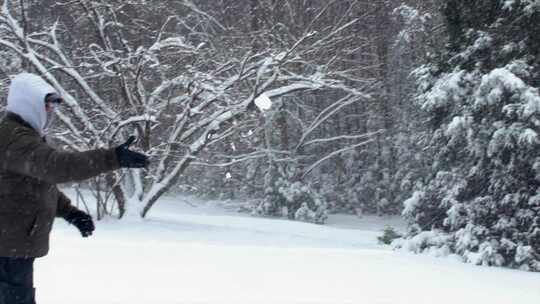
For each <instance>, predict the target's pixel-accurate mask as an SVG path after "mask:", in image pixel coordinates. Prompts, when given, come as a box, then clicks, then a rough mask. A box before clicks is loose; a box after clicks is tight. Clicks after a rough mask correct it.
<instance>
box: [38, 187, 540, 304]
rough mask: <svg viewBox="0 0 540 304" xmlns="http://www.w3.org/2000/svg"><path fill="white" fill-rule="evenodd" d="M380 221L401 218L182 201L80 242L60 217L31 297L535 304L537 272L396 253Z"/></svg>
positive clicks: (56, 302) (138, 302) (254, 303)
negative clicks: (287, 215) (308, 219)
mask: <svg viewBox="0 0 540 304" xmlns="http://www.w3.org/2000/svg"><path fill="white" fill-rule="evenodd" d="M186 202H188V203H186ZM388 223H390V224H391V225H393V226H395V227H397V228H400V227H402V226H403V224H402V223H401V222H400V221H399V220H398V219H395V218H390V219H388V218H376V217H365V218H363V219H357V218H355V217H350V216H332V217H331V218H330V220H329V224H328V225H325V226H319V225H312V224H307V223H299V222H291V221H287V220H275V219H263V218H254V217H250V216H247V215H244V214H236V213H234V212H231V211H226V210H223V209H222V208H220V207H217V206H216V204H215V203H201V202H194V201H193V200H191V199H189V198H185V197H178V198H169V199H167V200H165V201H163V202H161V203H160V204H159V205H157V206H156V207H155V209H154V210H153V211H152V212H151V213H150V214H149V217H148V219H146V220H141V219H138V218H136V217H131V218H127V219H124V220H122V221H116V220H112V219H109V220H106V221H103V222H99V223H98V226H97V231H96V233H95V235H94V236H93V237H92V238H90V239H83V238H81V237H80V236H79V234H78V232H77V231H76V230H75V228H74V227H70V226H68V225H67V224H65V223H64V222H63V221H58V222H57V224H56V226H55V228H54V231H53V237H52V244H51V248H52V249H51V252H50V253H49V255H48V256H47V257H45V258H43V259H39V260H38V261H37V262H36V278H35V280H36V286H37V288H38V290H37V297H38V303H40V304H68V303H69V304H73V303H77V304H85V303H89V304H90V303H92V304H96V303H100V304H109V303H111V304H112V303H115V304H116V303H118V304H127V303H129V304H142V303H144V304H150V303H160V304H176V303H178V304H180V303H183V304H187V303H219V304H226V303H234V304H241V303H250V304H259V303H272V304H279V303H291V304H292V303H306V304H307V303H310V304H316V303H325V304H326V303H327V304H342V303H354V304H358V303H366V304H401V303H415V304H420V303H426V304H428V303H429V304H433V303H437V304H446V303H448V304H458V303H459V304H466V303H474V304H483V303H486V304H497V303H504V304H507V303H516V304H539V303H540V274H538V273H527V272H522V271H514V270H508V269H497V268H487V267H477V266H472V265H467V264H462V263H460V262H457V261H453V260H450V259H440V258H432V257H428V256H418V255H412V254H408V253H404V252H394V251H392V250H390V249H389V248H388V247H385V246H381V245H379V244H377V241H376V237H377V236H379V235H380V234H381V230H382V229H383V228H384V226H385V225H386V224H388Z"/></svg>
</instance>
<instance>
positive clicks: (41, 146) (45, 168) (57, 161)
mask: <svg viewBox="0 0 540 304" xmlns="http://www.w3.org/2000/svg"><path fill="white" fill-rule="evenodd" d="M17 133H19V134H14V136H13V137H12V138H14V140H13V141H12V142H11V143H9V146H8V147H7V149H6V151H5V155H4V157H3V158H4V159H3V166H4V167H5V169H7V170H9V171H12V172H15V173H18V174H21V175H26V176H31V177H34V178H37V179H39V180H43V181H46V182H49V183H54V184H57V183H66V182H75V181H81V180H84V179H88V178H91V177H94V176H97V175H99V174H101V173H105V172H107V171H111V170H116V169H118V168H120V165H119V164H118V160H117V158H116V153H115V151H114V149H96V150H90V151H85V152H64V151H58V150H55V149H54V148H52V147H50V146H49V145H48V144H47V143H45V142H43V141H42V140H41V139H40V138H39V136H36V135H35V134H32V133H31V131H28V130H19V131H18V132H17Z"/></svg>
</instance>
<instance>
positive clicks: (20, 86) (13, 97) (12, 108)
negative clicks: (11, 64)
mask: <svg viewBox="0 0 540 304" xmlns="http://www.w3.org/2000/svg"><path fill="white" fill-rule="evenodd" d="M49 93H56V90H55V89H54V88H53V87H52V86H51V85H49V84H48V83H47V82H46V81H45V80H43V79H42V78H41V77H39V76H37V75H34V74H30V73H22V74H19V75H17V76H15V77H14V78H13V79H12V80H11V85H10V86H9V93H8V98H7V108H6V110H7V111H9V112H12V113H15V114H17V115H19V116H20V117H21V118H22V119H24V121H26V122H27V123H29V124H30V125H31V126H32V127H33V128H34V129H35V130H36V131H38V132H39V134H40V135H43V133H44V128H45V124H46V123H47V113H46V112H45V96H46V95H47V94H49Z"/></svg>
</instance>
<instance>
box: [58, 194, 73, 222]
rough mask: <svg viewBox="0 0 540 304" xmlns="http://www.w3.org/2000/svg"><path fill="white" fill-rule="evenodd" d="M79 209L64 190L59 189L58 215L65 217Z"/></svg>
mask: <svg viewBox="0 0 540 304" xmlns="http://www.w3.org/2000/svg"><path fill="white" fill-rule="evenodd" d="M73 210H77V208H76V207H75V206H73V205H72V204H71V200H70V199H69V198H68V197H67V195H65V194H64V193H63V192H62V191H60V190H58V207H57V208H56V216H57V217H63V218H65V217H66V216H67V215H68V214H69V213H70V212H71V211H73Z"/></svg>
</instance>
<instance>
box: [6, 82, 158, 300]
mask: <svg viewBox="0 0 540 304" xmlns="http://www.w3.org/2000/svg"><path fill="white" fill-rule="evenodd" d="M62 102H63V99H62V97H61V96H60V95H59V94H58V92H56V90H55V89H54V88H53V87H52V86H50V85H49V84H48V83H47V82H45V80H43V79H42V78H41V77H39V76H37V75H34V74H29V73H22V74H19V75H17V76H15V77H14V78H13V79H12V81H11V84H10V87H9V92H8V97H7V108H6V112H7V113H6V115H5V117H4V118H3V119H2V121H0V304H35V289H34V283H33V264H34V260H35V258H39V257H43V256H45V255H47V253H48V251H49V234H50V232H51V229H52V225H53V221H54V218H55V217H61V218H64V219H65V220H66V221H67V222H69V223H70V224H72V225H74V226H75V227H76V228H77V229H79V231H80V232H81V234H82V236H83V237H88V236H90V235H92V232H93V231H94V229H95V227H94V222H93V221H92V217H91V216H90V215H89V214H87V213H86V212H84V211H82V210H79V209H77V208H76V207H74V206H73V205H71V202H70V199H69V198H68V197H67V196H66V195H65V194H63V193H62V192H61V191H60V190H58V187H57V184H59V183H66V182H76V181H81V180H84V179H88V178H91V177H94V176H97V175H99V174H102V173H105V172H108V171H112V170H117V169H120V168H143V167H146V166H147V165H148V157H147V156H145V155H144V154H141V153H137V152H134V151H131V150H129V145H130V144H131V143H132V142H133V141H134V139H135V138H134V137H131V138H130V139H129V140H128V141H127V142H126V143H125V144H122V145H120V146H118V147H116V148H112V149H96V150H90V151H85V152H64V151H59V150H55V149H54V148H52V147H51V146H49V145H48V144H47V142H46V141H45V134H46V132H47V130H48V128H49V127H50V124H51V122H52V117H53V115H54V110H55V108H56V107H57V106H59V105H60V104H62Z"/></svg>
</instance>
